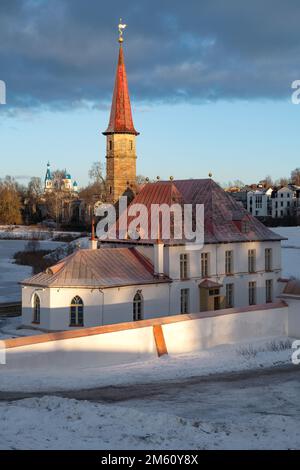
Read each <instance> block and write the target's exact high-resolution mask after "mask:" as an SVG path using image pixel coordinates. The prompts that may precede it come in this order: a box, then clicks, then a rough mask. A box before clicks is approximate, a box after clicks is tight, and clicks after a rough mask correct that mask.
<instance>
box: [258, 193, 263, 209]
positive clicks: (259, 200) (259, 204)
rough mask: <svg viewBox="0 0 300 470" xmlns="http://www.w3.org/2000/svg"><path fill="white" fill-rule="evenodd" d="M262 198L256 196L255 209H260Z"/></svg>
mask: <svg viewBox="0 0 300 470" xmlns="http://www.w3.org/2000/svg"><path fill="white" fill-rule="evenodd" d="M262 203H263V198H262V196H261V195H258V196H256V209H262Z"/></svg>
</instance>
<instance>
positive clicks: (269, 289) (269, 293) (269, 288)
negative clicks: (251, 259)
mask: <svg viewBox="0 0 300 470" xmlns="http://www.w3.org/2000/svg"><path fill="white" fill-rule="evenodd" d="M266 302H267V303H270V302H273V280H272V279H267V280H266Z"/></svg>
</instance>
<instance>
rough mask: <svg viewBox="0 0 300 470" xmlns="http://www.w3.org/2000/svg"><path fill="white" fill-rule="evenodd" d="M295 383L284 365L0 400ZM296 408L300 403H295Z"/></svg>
mask: <svg viewBox="0 0 300 470" xmlns="http://www.w3.org/2000/svg"><path fill="white" fill-rule="evenodd" d="M288 382H295V383H296V384H298V385H299V396H300V366H294V365H292V364H291V365H287V366H280V367H272V368H268V369H259V370H250V371H242V372H240V371H239V372H231V373H221V374H215V375H208V376H196V377H191V378H187V379H180V380H178V379H176V380H166V381H160V382H154V383H152V384H149V383H140V384H134V385H117V386H105V387H99V388H93V389H82V390H66V391H63V392H62V391H57V392H49V393H47V392H32V393H30V392H28V393H25V392H22V391H21V392H1V391H0V401H15V400H22V399H24V398H32V397H42V396H45V395H48V396H59V397H63V398H73V399H76V400H88V401H92V402H101V403H121V402H128V401H134V400H141V399H143V400H147V399H148V400H149V399H150V400H156V399H158V400H160V401H163V400H164V397H168V399H170V397H175V396H179V395H180V393H181V392H182V391H183V390H184V392H185V393H187V392H188V391H190V392H191V393H193V391H194V390H197V393H198V394H199V393H200V394H202V393H203V394H206V393H210V394H211V393H212V390H217V389H220V387H221V389H223V390H227V391H228V390H229V389H232V390H234V389H239V390H241V389H249V388H254V387H261V386H265V387H266V386H268V387H270V386H271V387H272V386H273V387H276V386H280V385H282V384H283V383H285V384H286V383H288ZM299 407H300V404H299Z"/></svg>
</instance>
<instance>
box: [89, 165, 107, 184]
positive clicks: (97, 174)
mask: <svg viewBox="0 0 300 470" xmlns="http://www.w3.org/2000/svg"><path fill="white" fill-rule="evenodd" d="M89 178H90V180H91V181H92V183H102V184H104V185H105V179H104V177H103V165H102V163H101V162H94V163H93V164H92V166H91V168H90V171H89Z"/></svg>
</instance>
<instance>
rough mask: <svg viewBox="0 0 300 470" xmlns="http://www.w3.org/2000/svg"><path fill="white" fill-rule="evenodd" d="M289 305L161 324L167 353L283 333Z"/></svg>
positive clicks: (190, 350) (182, 351)
mask: <svg viewBox="0 0 300 470" xmlns="http://www.w3.org/2000/svg"><path fill="white" fill-rule="evenodd" d="M287 322H288V308H287V307H285V308H278V309H274V310H257V311H253V312H244V313H235V314H227V315H222V316H216V317H211V318H203V319H201V320H190V321H186V322H180V323H171V324H168V325H163V332H164V335H165V340H166V344H167V348H168V352H169V354H182V353H189V352H196V351H199V350H201V349H207V348H211V347H214V346H218V345H222V344H228V343H236V342H240V341H245V340H248V339H253V338H263V337H271V336H285V335H286V334H287V324H288V323H287Z"/></svg>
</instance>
